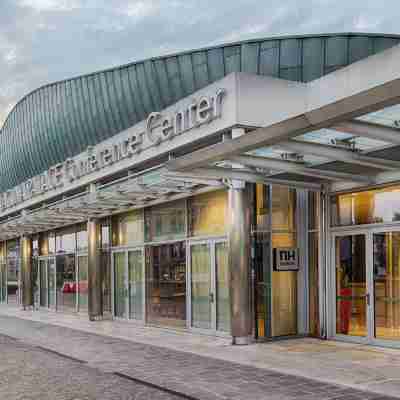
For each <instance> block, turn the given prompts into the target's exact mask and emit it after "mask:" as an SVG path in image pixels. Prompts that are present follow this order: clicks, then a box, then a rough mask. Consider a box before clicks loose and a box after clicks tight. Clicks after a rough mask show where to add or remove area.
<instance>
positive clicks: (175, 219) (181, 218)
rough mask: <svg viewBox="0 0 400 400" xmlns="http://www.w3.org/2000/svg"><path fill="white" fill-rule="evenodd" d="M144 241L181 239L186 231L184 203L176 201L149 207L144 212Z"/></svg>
mask: <svg viewBox="0 0 400 400" xmlns="http://www.w3.org/2000/svg"><path fill="white" fill-rule="evenodd" d="M145 223H146V240H147V241H155V240H170V239H177V238H182V237H184V236H185V230H186V202H185V201H184V200H183V201H176V202H171V203H167V204H163V205H161V206H156V207H151V208H150V209H148V210H146V212H145Z"/></svg>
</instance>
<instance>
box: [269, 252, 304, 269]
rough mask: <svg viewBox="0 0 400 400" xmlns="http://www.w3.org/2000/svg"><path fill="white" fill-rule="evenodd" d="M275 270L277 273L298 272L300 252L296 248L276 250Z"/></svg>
mask: <svg viewBox="0 0 400 400" xmlns="http://www.w3.org/2000/svg"><path fill="white" fill-rule="evenodd" d="M274 269H275V270H276V271H298V269H299V262H298V251H297V249H296V248H288V247H278V248H275V249H274Z"/></svg>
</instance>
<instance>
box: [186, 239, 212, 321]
mask: <svg viewBox="0 0 400 400" xmlns="http://www.w3.org/2000/svg"><path fill="white" fill-rule="evenodd" d="M190 265H191V277H192V282H191V284H192V326H193V327H195V328H203V329H210V328H211V296H212V292H211V256H210V247H209V245H208V244H197V245H193V246H191V248H190Z"/></svg>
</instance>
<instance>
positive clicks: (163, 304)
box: [146, 241, 186, 327]
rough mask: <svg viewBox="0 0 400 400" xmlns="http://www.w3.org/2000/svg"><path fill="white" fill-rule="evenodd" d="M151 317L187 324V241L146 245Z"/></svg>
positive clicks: (162, 322)
mask: <svg viewBox="0 0 400 400" xmlns="http://www.w3.org/2000/svg"><path fill="white" fill-rule="evenodd" d="M146 266H147V277H146V278H147V293H148V309H147V319H148V321H149V322H151V323H155V324H161V325H172V326H177V327H185V326H186V242H184V241H183V242H175V243H169V244H162V245H159V246H149V247H148V248H146Z"/></svg>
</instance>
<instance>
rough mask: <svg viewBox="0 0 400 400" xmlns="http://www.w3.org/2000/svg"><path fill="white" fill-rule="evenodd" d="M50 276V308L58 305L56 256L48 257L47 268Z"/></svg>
mask: <svg viewBox="0 0 400 400" xmlns="http://www.w3.org/2000/svg"><path fill="white" fill-rule="evenodd" d="M47 277H48V288H49V291H48V293H49V294H48V306H49V307H50V308H55V307H56V260H55V259H54V258H49V259H48V268H47Z"/></svg>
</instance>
